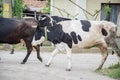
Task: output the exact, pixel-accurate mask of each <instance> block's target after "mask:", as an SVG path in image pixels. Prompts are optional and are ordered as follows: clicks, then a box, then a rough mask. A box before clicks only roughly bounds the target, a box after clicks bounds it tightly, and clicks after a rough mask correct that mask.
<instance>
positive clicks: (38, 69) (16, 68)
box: [0, 51, 118, 80]
mask: <svg viewBox="0 0 120 80" xmlns="http://www.w3.org/2000/svg"><path fill="white" fill-rule="evenodd" d="M9 52H10V51H0V57H1V60H0V80H115V79H111V78H109V77H107V76H104V75H100V74H97V73H96V72H95V69H96V68H97V67H98V65H99V64H100V60H101V55H100V53H82V54H80V53H78V54H72V71H70V72H68V71H65V68H66V67H67V56H66V54H58V55H57V56H56V57H55V58H54V60H53V64H52V65H51V66H50V67H45V63H46V62H47V61H48V59H49V57H50V52H41V57H42V58H43V63H41V62H39V61H38V60H37V58H36V52H32V53H31V56H30V57H29V59H28V61H27V63H26V64H20V62H21V61H22V60H23V58H24V57H25V55H26V51H15V54H13V55H11V54H9ZM117 61H118V59H117V56H116V55H109V56H108V58H107V61H106V63H105V65H104V67H107V66H110V65H111V64H114V63H116V62H117Z"/></svg>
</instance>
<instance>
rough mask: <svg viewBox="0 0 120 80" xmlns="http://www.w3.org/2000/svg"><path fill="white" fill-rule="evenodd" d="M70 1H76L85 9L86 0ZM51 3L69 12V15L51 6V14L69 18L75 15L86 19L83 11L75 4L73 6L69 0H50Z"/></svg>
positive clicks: (75, 0) (74, 0)
mask: <svg viewBox="0 0 120 80" xmlns="http://www.w3.org/2000/svg"><path fill="white" fill-rule="evenodd" d="M72 1H73V2H75V3H77V4H78V5H81V7H83V8H84V9H86V0H72ZM51 4H52V5H53V6H55V7H57V8H60V9H62V10H63V11H66V12H68V13H69V14H70V15H69V14H66V13H64V12H62V11H61V13H60V12H59V11H58V10H57V9H56V8H53V7H52V10H51V14H52V15H58V16H63V17H70V18H74V17H76V18H82V19H86V18H85V17H84V13H83V11H81V10H80V9H79V8H78V7H77V6H75V5H74V4H73V3H71V2H70V1H69V0H51Z"/></svg>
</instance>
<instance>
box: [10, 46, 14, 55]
mask: <svg viewBox="0 0 120 80" xmlns="http://www.w3.org/2000/svg"><path fill="white" fill-rule="evenodd" d="M10 47H11V52H10V54H14V48H13V45H10Z"/></svg>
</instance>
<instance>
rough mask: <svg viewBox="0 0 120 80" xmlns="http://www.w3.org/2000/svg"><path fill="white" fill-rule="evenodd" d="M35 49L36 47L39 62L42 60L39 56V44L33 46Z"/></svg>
mask: <svg viewBox="0 0 120 80" xmlns="http://www.w3.org/2000/svg"><path fill="white" fill-rule="evenodd" d="M33 47H34V48H35V49H36V51H37V58H38V60H40V61H41V62H42V61H43V60H42V58H41V57H40V47H39V45H37V46H33Z"/></svg>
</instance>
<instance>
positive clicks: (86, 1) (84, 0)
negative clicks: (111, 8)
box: [51, 0, 120, 20]
mask: <svg viewBox="0 0 120 80" xmlns="http://www.w3.org/2000/svg"><path fill="white" fill-rule="evenodd" d="M72 1H73V2H75V3H76V4H78V5H80V6H81V7H82V8H84V9H85V10H87V11H88V12H89V13H90V14H92V15H93V14H95V11H96V10H100V8H101V3H108V2H109V1H110V2H111V3H120V0H97V1H96V0H72ZM51 2H52V5H53V6H55V7H57V8H60V9H62V10H65V11H66V12H68V13H69V14H70V15H71V16H70V15H67V14H65V13H64V12H61V13H60V12H59V11H58V10H57V9H56V8H53V7H52V10H51V14H52V15H58V16H63V17H70V18H74V17H75V16H76V17H77V18H79V19H88V20H93V19H95V17H92V16H91V15H90V14H86V15H85V14H84V12H83V10H81V9H80V8H78V7H77V6H75V5H74V4H72V3H71V2H70V1H69V0H51ZM100 14H101V13H99V15H98V16H97V18H96V20H100Z"/></svg>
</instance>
